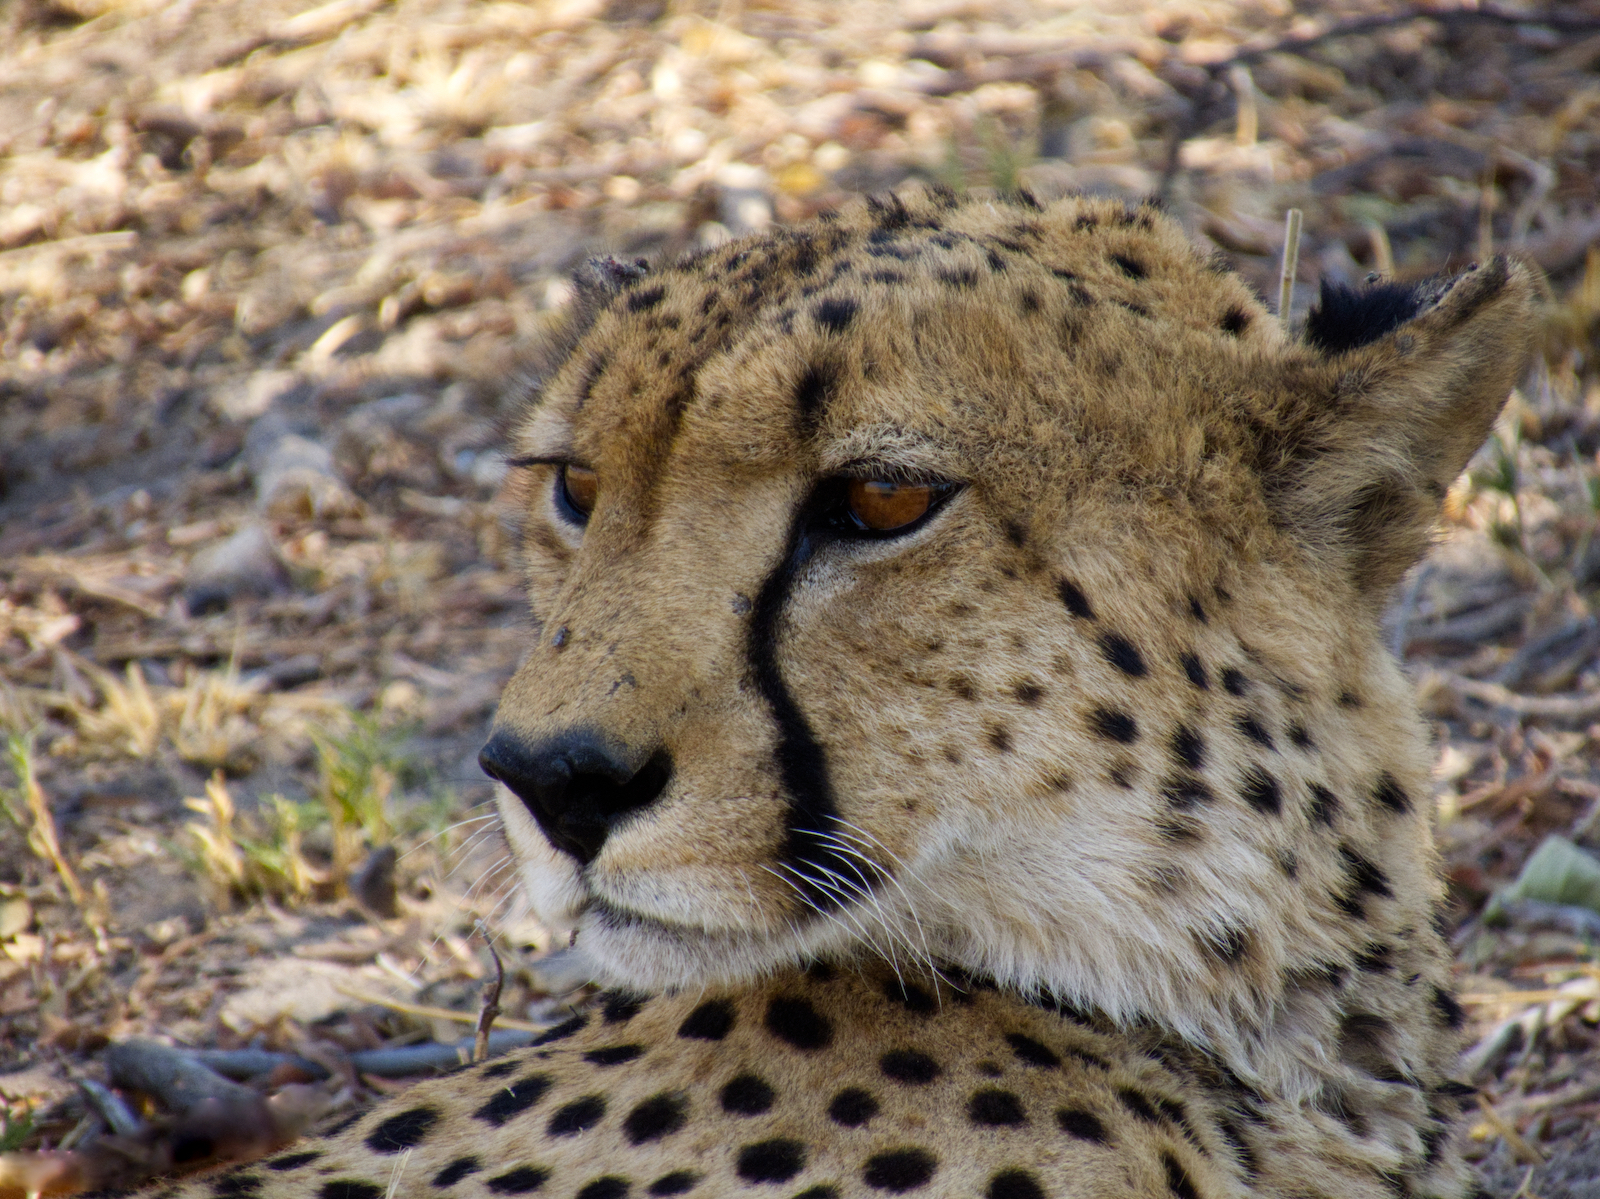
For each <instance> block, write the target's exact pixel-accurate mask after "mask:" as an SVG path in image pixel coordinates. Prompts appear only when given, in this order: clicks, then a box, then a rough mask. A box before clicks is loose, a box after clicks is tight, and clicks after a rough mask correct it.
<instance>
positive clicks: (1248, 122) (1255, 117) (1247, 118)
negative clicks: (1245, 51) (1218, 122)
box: [1228, 62, 1261, 146]
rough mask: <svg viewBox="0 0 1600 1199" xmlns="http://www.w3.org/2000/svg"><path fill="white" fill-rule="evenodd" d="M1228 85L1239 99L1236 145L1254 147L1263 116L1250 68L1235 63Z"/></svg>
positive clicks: (1235, 133)
mask: <svg viewBox="0 0 1600 1199" xmlns="http://www.w3.org/2000/svg"><path fill="white" fill-rule="evenodd" d="M1228 83H1229V85H1230V86H1232V88H1233V94H1234V95H1235V96H1237V97H1238V98H1239V116H1238V121H1237V123H1236V124H1235V126H1234V130H1233V140H1234V144H1235V145H1240V146H1253V145H1255V144H1256V139H1257V138H1258V137H1259V136H1260V133H1261V114H1260V112H1259V111H1258V108H1257V104H1256V84H1255V80H1254V79H1252V78H1251V77H1250V68H1249V67H1247V66H1245V65H1244V63H1242V62H1241V63H1235V64H1234V65H1233V66H1232V67H1231V68H1230V69H1229V71H1228Z"/></svg>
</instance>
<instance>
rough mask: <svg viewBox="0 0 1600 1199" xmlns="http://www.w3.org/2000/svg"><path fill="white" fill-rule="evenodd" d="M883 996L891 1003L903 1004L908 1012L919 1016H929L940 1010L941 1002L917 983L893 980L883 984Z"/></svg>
mask: <svg viewBox="0 0 1600 1199" xmlns="http://www.w3.org/2000/svg"><path fill="white" fill-rule="evenodd" d="M883 994H884V998H886V999H887V1000H889V1002H890V1003H898V1004H902V1005H903V1006H904V1007H905V1009H906V1011H908V1012H916V1013H917V1015H919V1016H929V1015H932V1014H933V1013H934V1012H936V1011H938V1010H939V1002H938V1000H937V999H935V998H934V996H933V994H932V992H930V991H928V990H927V989H926V988H925V987H919V986H918V985H917V984H916V983H908V982H901V981H900V980H899V979H897V978H891V979H890V980H889V981H888V982H886V983H884V984H883Z"/></svg>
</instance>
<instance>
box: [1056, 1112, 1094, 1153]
mask: <svg viewBox="0 0 1600 1199" xmlns="http://www.w3.org/2000/svg"><path fill="white" fill-rule="evenodd" d="M1056 1123H1057V1124H1059V1125H1061V1131H1062V1132H1064V1133H1066V1134H1067V1135H1068V1136H1074V1137H1077V1138H1078V1139H1079V1140H1080V1141H1091V1142H1093V1143H1094V1144H1096V1145H1104V1144H1105V1143H1106V1126H1105V1125H1104V1124H1102V1123H1100V1118H1099V1117H1098V1116H1096V1115H1094V1114H1093V1113H1091V1112H1086V1111H1084V1110H1083V1109H1082V1108H1080V1107H1063V1108H1058V1109H1057V1110H1056Z"/></svg>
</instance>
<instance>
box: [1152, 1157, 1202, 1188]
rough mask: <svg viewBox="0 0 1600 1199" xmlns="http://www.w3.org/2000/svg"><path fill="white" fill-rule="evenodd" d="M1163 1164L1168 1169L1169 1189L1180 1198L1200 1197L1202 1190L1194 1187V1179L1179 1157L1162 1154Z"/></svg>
mask: <svg viewBox="0 0 1600 1199" xmlns="http://www.w3.org/2000/svg"><path fill="white" fill-rule="evenodd" d="M1161 1164H1162V1166H1163V1167H1165V1168H1166V1171H1167V1189H1168V1190H1169V1191H1171V1192H1172V1193H1173V1194H1174V1195H1176V1196H1177V1197H1178V1199H1200V1192H1199V1191H1197V1190H1195V1189H1194V1180H1193V1179H1191V1178H1190V1177H1189V1172H1188V1171H1187V1170H1185V1169H1184V1168H1183V1166H1182V1164H1180V1163H1179V1161H1178V1159H1177V1158H1175V1157H1173V1156H1172V1154H1170V1153H1163V1154H1162V1155H1161Z"/></svg>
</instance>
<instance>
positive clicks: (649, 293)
mask: <svg viewBox="0 0 1600 1199" xmlns="http://www.w3.org/2000/svg"><path fill="white" fill-rule="evenodd" d="M666 294H667V289H666V288H665V287H662V286H661V284H659V283H658V284H656V285H655V286H654V287H647V288H645V289H644V290H643V291H636V292H632V293H631V294H630V295H629V296H628V311H629V312H647V311H649V310H650V309H651V308H654V307H655V306H656V305H657V304H659V303H661V300H662V297H664V296H665V295H666Z"/></svg>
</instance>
